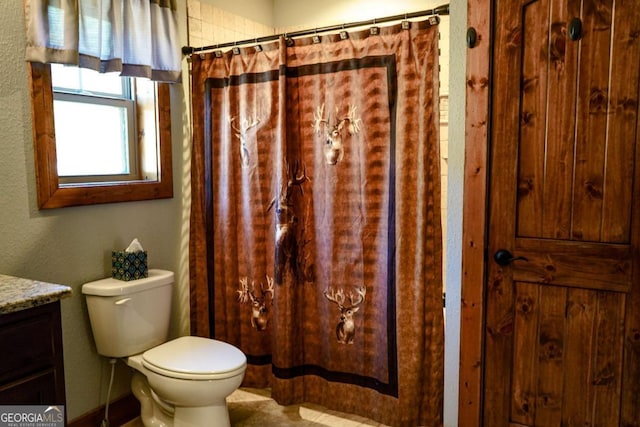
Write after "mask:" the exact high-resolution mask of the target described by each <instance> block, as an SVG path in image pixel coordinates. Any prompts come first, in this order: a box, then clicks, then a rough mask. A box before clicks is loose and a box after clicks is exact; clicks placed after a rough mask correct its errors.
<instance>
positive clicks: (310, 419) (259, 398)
mask: <svg viewBox="0 0 640 427" xmlns="http://www.w3.org/2000/svg"><path fill="white" fill-rule="evenodd" d="M227 403H228V405H229V418H231V425H232V426H233V427H286V426H306V427H322V426H332V427H363V426H377V427H384V424H379V423H376V422H374V421H371V420H369V419H367V418H363V417H359V416H357V415H350V414H344V413H341V412H336V411H331V410H328V409H326V408H324V407H322V406H319V405H314V404H308V403H304V404H302V405H290V406H280V405H278V404H277V403H276V402H275V401H274V400H273V399H271V397H270V393H269V390H259V389H251V388H242V389H239V390H237V391H235V392H234V393H233V394H232V395H231V396H229V397H228V398H227ZM122 427H143V425H142V422H141V421H140V420H139V419H135V420H133V421H131V422H129V423H127V424H125V425H124V426H122ZM212 427H215V426H212Z"/></svg>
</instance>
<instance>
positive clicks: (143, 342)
mask: <svg viewBox="0 0 640 427" xmlns="http://www.w3.org/2000/svg"><path fill="white" fill-rule="evenodd" d="M172 285H173V273H172V272H170V271H164V270H149V277H148V278H144V279H138V280H133V281H129V282H124V281H121V280H116V279H112V278H107V279H102V280H98V281H95V282H91V283H87V284H85V285H83V286H82V293H83V294H85V296H86V299H87V307H88V310H89V319H90V320H91V329H92V330H93V337H94V339H95V342H96V347H97V349H98V353H100V354H101V355H103V356H106V357H109V358H126V363H127V364H128V365H129V366H131V367H132V368H133V369H135V372H134V375H133V378H132V380H131V391H132V392H133V394H134V395H135V396H136V398H137V399H138V400H139V401H140V405H141V414H140V417H141V419H142V422H143V423H144V425H145V426H146V427H151V426H153V427H170V426H175V427H187V426H188V427H204V426H207V427H211V426H215V427H217V426H224V427H226V426H229V425H230V423H229V412H228V410H227V404H226V400H225V398H226V397H227V396H228V395H230V394H231V393H233V391H235V390H236V389H237V388H238V387H240V383H241V382H242V379H243V378H244V372H245V369H246V366H247V358H246V357H245V355H244V354H243V353H242V352H241V351H240V350H239V349H237V348H236V347H234V346H232V345H230V344H227V343H224V342H222V341H217V340H213V339H208V338H200V337H180V338H177V339H174V340H171V341H168V342H167V337H168V334H169V318H170V313H171V295H172V289H171V288H172Z"/></svg>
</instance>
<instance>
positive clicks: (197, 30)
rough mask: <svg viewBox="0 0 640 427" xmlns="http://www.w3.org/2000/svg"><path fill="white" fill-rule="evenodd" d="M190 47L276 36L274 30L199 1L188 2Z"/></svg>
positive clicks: (190, 0) (191, 0) (189, 0)
mask: <svg viewBox="0 0 640 427" xmlns="http://www.w3.org/2000/svg"><path fill="white" fill-rule="evenodd" d="M187 15H188V27H189V45H190V46H193V47H199V46H208V45H213V44H219V43H229V42H234V41H240V40H247V39H252V38H257V37H263V36H268V35H273V34H275V32H274V28H273V27H269V26H267V25H264V24H261V23H259V22H256V21H252V20H250V19H247V18H245V17H243V16H239V15H235V14H233V13H230V12H227V11H226V10H224V9H220V8H217V7H215V6H213V5H211V4H209V3H206V2H201V1H199V0H188V2H187Z"/></svg>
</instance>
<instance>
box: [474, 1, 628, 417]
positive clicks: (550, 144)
mask: <svg viewBox="0 0 640 427" xmlns="http://www.w3.org/2000/svg"><path fill="white" fill-rule="evenodd" d="M494 6H495V8H494V12H495V21H494V26H495V27H494V28H495V33H494V34H495V38H494V40H493V43H494V44H493V70H492V76H493V77H492V91H493V92H492V98H491V99H492V102H491V117H492V119H491V131H490V140H491V143H490V150H491V157H490V158H491V163H490V192H489V230H488V236H489V237H488V254H487V263H488V265H487V281H486V293H485V297H486V308H485V310H486V311H485V313H486V316H485V329H484V331H485V336H484V372H483V379H484V383H483V384H484V385H483V419H484V425H485V426H488V427H499V426H639V425H640V315H639V314H640V283H639V282H640V273H639V268H640V263H639V261H640V259H639V258H640V251H639V250H638V249H639V243H640V240H639V231H640V223H639V219H640V204H639V201H640V185H639V184H640V174H639V172H640V167H639V165H640V163H639V162H638V159H639V153H640V149H639V148H640V147H638V143H637V141H638V90H639V85H638V81H639V67H640V3H639V2H638V0H583V1H580V0H495V2H494ZM500 249H504V250H507V251H508V252H509V253H510V254H511V256H509V255H508V254H506V255H505V252H503V253H502V258H501V261H503V262H502V264H504V265H500V264H499V263H498V262H496V261H495V260H494V254H495V253H496V252H498V251H499V250H500ZM510 258H513V260H510Z"/></svg>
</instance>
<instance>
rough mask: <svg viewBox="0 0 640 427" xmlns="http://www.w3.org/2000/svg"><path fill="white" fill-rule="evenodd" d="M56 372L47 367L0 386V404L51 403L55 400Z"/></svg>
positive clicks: (56, 397)
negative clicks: (44, 369)
mask: <svg viewBox="0 0 640 427" xmlns="http://www.w3.org/2000/svg"><path fill="white" fill-rule="evenodd" d="M56 380H57V379H56V372H55V371H54V370H53V369H48V370H46V371H43V372H38V373H36V374H33V375H31V376H29V377H26V378H21V379H19V380H16V381H14V382H12V383H9V384H6V385H2V386H0V405H25V404H29V405H52V404H63V402H57V400H58V399H59V398H58V396H57V395H56Z"/></svg>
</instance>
